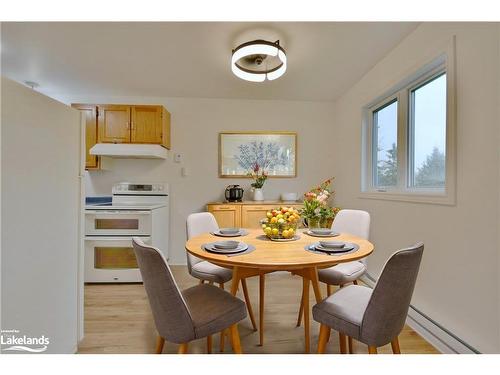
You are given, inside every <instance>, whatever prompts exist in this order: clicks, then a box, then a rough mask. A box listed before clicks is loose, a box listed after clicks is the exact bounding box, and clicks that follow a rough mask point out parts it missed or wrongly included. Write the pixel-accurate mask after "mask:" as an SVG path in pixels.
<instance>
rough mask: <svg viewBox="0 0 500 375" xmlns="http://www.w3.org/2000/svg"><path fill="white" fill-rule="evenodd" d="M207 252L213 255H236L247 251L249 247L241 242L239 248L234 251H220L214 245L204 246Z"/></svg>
mask: <svg viewBox="0 0 500 375" xmlns="http://www.w3.org/2000/svg"><path fill="white" fill-rule="evenodd" d="M203 247H204V248H205V250H206V251H208V252H211V253H216V254H235V253H241V252H243V251H245V250H247V249H248V245H247V244H246V243H243V242H240V244H239V245H238V247H236V248H233V249H218V248H216V247H215V246H214V244H213V243H208V244H206V245H204V246H203Z"/></svg>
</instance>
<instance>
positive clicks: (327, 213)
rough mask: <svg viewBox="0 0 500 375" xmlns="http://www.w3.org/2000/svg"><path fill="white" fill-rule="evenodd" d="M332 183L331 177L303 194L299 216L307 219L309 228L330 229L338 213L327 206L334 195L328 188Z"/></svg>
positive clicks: (336, 208) (335, 208) (336, 209)
mask: <svg viewBox="0 0 500 375" xmlns="http://www.w3.org/2000/svg"><path fill="white" fill-rule="evenodd" d="M332 181H333V177H332V178H329V179H328V180H326V181H323V182H322V183H321V184H320V185H319V186H317V187H315V188H313V189H311V190H310V191H308V192H307V193H305V194H304V208H303V209H302V211H301V215H302V216H303V217H304V218H305V219H307V222H308V226H309V227H318V226H322V227H330V226H331V225H332V222H333V219H334V218H335V215H337V213H338V212H339V211H340V208H338V207H330V206H329V205H328V200H329V199H330V198H331V196H332V195H333V194H334V190H332V189H331V187H330V185H331V183H332Z"/></svg>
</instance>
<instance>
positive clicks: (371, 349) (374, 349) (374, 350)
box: [368, 345, 377, 354]
mask: <svg viewBox="0 0 500 375" xmlns="http://www.w3.org/2000/svg"><path fill="white" fill-rule="evenodd" d="M368 354H377V347H376V346H370V345H368Z"/></svg>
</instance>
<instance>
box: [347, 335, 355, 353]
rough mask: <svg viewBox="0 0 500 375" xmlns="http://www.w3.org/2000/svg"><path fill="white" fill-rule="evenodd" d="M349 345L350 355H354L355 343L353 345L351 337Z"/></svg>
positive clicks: (348, 340)
mask: <svg viewBox="0 0 500 375" xmlns="http://www.w3.org/2000/svg"><path fill="white" fill-rule="evenodd" d="M347 345H348V346H349V354H353V353H354V349H353V343H352V337H351V336H347Z"/></svg>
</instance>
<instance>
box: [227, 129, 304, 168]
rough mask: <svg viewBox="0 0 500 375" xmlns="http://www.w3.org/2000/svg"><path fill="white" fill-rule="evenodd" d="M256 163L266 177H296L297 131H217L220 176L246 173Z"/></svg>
mask: <svg viewBox="0 0 500 375" xmlns="http://www.w3.org/2000/svg"><path fill="white" fill-rule="evenodd" d="M256 165H258V166H259V168H260V169H261V170H264V171H266V172H267V174H268V176H269V177H296V176H297V133H294V132H223V133H219V176H220V177H248V175H247V174H248V172H250V171H251V170H252V169H254V168H255V166H256Z"/></svg>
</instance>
